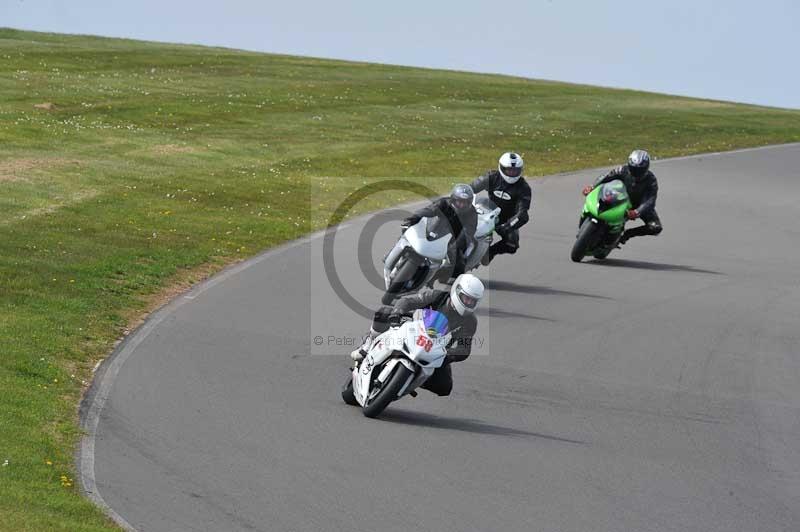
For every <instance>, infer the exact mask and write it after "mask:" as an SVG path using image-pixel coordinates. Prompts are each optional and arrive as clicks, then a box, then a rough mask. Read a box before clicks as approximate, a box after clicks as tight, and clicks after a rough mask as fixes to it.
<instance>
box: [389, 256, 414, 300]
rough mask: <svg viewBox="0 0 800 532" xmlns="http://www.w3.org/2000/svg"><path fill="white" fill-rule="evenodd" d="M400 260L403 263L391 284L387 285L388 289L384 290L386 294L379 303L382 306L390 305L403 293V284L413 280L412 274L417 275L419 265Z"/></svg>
mask: <svg viewBox="0 0 800 532" xmlns="http://www.w3.org/2000/svg"><path fill="white" fill-rule="evenodd" d="M400 260H404V262H403V264H401V265H400V267H399V268H398V269H397V273H395V276H394V279H393V280H392V282H391V283H389V288H387V289H386V292H385V293H384V294H383V297H382V298H381V303H382V304H384V305H391V304H392V301H394V300H395V299H396V298H397V297H398V296H399V294H400V293H401V292H402V291H403V287H404V286H405V284H406V283H407V282H408V281H409V280H411V279H413V278H414V274H415V273H417V268H418V267H419V265H418V264H417V262H416V261H413V260H410V259H402V258H401V259H400Z"/></svg>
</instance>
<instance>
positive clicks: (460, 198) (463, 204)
mask: <svg viewBox="0 0 800 532" xmlns="http://www.w3.org/2000/svg"><path fill="white" fill-rule="evenodd" d="M474 197H475V193H474V192H473V191H472V188H471V187H470V186H469V185H465V184H463V183H459V184H457V185H456V186H454V187H453V190H451V191H450V195H449V196H445V197H441V198H439V199H437V200H435V201H433V202H432V203H431V204H430V205H427V206H425V207H423V208H421V209H419V210H418V211H417V212H415V213H414V214H412V215H411V216H409V217H408V218H406V219H405V220H403V223H402V227H403V230H405V229H407V228H408V227H410V226H412V225H415V224H416V223H417V222H419V221H420V219H421V218H422V217H423V216H424V217H426V218H430V217H433V216H444V217H445V218H446V219H447V221H448V223H449V224H450V229H451V231H452V233H453V238H452V241H451V242H453V243H454V247H453V248H451V254H450V259H451V261H452V263H453V272H452V273H451V274H450V277H458V276H459V275H461V274H462V273H464V267H465V259H464V255H465V253H466V252H467V250H468V249H469V247H470V245H471V244H472V243H473V241H474V240H475V230H476V229H477V226H478V213H477V212H476V211H475V207H473V206H472V200H473V198H474Z"/></svg>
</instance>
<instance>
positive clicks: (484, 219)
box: [427, 196, 500, 288]
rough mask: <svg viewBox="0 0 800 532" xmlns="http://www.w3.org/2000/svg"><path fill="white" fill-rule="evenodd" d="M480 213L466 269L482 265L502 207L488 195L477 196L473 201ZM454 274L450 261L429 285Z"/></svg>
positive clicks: (465, 264)
mask: <svg viewBox="0 0 800 532" xmlns="http://www.w3.org/2000/svg"><path fill="white" fill-rule="evenodd" d="M472 205H473V207H475V212H477V213H478V223H477V226H476V227H475V239H474V240H473V241H472V242H470V243H469V245H468V246H467V250H466V251H465V252H464V271H465V272H468V271H471V270H474V269H475V268H477V267H478V266H480V265H481V259H483V256H484V255H486V252H487V251H489V248H490V247H491V246H492V241H493V237H494V229H495V227H496V226H497V219H498V218H499V217H500V207H498V206H497V205H495V204H494V202H493V201H492V200H490V199H489V198H487V197H480V198H479V197H477V196H476V197H475V199H474V200H473V203H472ZM452 276H453V264H452V263H451V262H450V261H448V263H447V264H446V265H445V266H443V267H442V268H440V269H439V270H438V271H437V273H436V275H435V276H434V277H432V278H431V279H430V281H428V283H427V284H428V287H429V288H433V283H434V281H437V280H438V281H440V282H442V283H444V282H446V281H447V280H448V279H449V278H450V277H452Z"/></svg>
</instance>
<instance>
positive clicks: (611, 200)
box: [583, 179, 631, 228]
mask: <svg viewBox="0 0 800 532" xmlns="http://www.w3.org/2000/svg"><path fill="white" fill-rule="evenodd" d="M629 209H631V202H630V198H629V197H628V194H627V192H626V190H625V184H624V183H623V182H622V181H620V180H618V179H615V180H613V181H610V182H608V183H602V184H600V185H598V186H597V187H595V188H594V189H593V190H592V191H591V192H590V193H589V194H588V195H587V196H586V201H585V202H584V205H583V215H584V216H592V217H593V218H596V219H598V220H602V221H604V222H606V223H607V224H608V225H610V226H612V228H617V227H622V226H623V225H624V224H625V213H626V212H627V211H628V210H629Z"/></svg>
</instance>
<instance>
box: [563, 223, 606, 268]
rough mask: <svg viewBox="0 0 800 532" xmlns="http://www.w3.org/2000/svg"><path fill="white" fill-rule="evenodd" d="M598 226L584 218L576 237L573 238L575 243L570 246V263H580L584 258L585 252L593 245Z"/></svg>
mask: <svg viewBox="0 0 800 532" xmlns="http://www.w3.org/2000/svg"><path fill="white" fill-rule="evenodd" d="M598 229H599V228H598V226H597V224H596V223H594V222H593V221H592V219H591V218H586V219H585V220H584V221H583V224H582V225H581V228H580V230H579V231H578V236H577V237H576V238H575V243H574V244H573V245H572V253H571V254H570V258H571V259H572V262H580V261H582V260H583V257H585V256H586V252H587V251H589V248H590V247H591V246H592V244H594V241H595V236H596V234H597V231H598Z"/></svg>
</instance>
